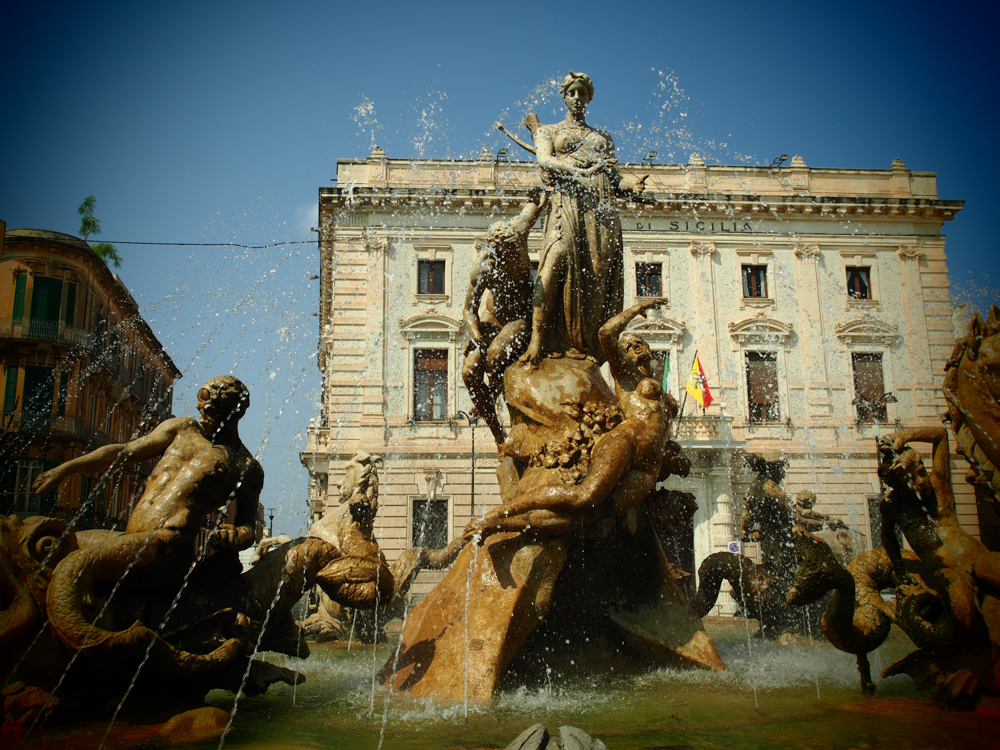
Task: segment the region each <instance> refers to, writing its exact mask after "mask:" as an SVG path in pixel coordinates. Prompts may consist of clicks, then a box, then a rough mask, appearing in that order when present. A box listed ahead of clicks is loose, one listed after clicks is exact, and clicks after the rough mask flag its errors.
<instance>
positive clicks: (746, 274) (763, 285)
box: [743, 266, 767, 298]
mask: <svg viewBox="0 0 1000 750" xmlns="http://www.w3.org/2000/svg"><path fill="white" fill-rule="evenodd" d="M743 297H744V298H751V297H767V266H743Z"/></svg>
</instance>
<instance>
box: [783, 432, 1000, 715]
mask: <svg viewBox="0 0 1000 750" xmlns="http://www.w3.org/2000/svg"><path fill="white" fill-rule="evenodd" d="M910 442H928V443H931V444H932V462H933V463H932V468H931V471H930V473H928V472H927V470H926V468H925V467H924V463H923V459H922V458H921V456H920V454H919V453H918V452H917V451H915V450H914V449H913V448H910V447H908V444H909V443H910ZM879 476H880V477H881V479H882V481H883V482H884V483H885V485H886V486H887V487H888V489H887V491H886V492H885V493H884V495H883V496H882V500H881V502H880V504H879V513H880V515H881V520H882V544H883V548H882V549H880V550H875V551H874V553H866V554H871V555H872V557H873V559H872V560H869V561H867V562H866V561H862V562H860V563H858V561H857V560H856V561H855V563H856V564H852V565H853V568H854V569H853V570H852V566H848V568H847V570H846V572H847V573H850V574H851V578H853V583H854V588H855V590H856V594H855V597H854V598H855V606H854V612H853V616H852V617H851V618H848V617H847V613H848V610H849V609H850V607H849V605H848V604H845V601H846V602H850V597H849V593H850V588H851V585H850V582H848V580H847V577H846V576H845V571H844V569H842V568H841V567H840V566H839V565H837V564H836V563H835V562H832V555H831V554H829V551H828V549H825V545H823V544H822V543H821V542H819V541H818V540H816V539H815V538H814V537H811V535H809V534H808V532H806V531H805V529H802V528H800V529H799V530H798V533H797V535H796V539H795V545H796V552H797V554H798V555H799V568H798V571H797V573H796V579H795V586H794V588H793V589H792V590H791V591H790V592H789V601H792V602H794V603H799V602H805V601H810V600H811V599H812V598H813V596H815V595H816V594H817V593H818V592H821V591H824V590H829V589H836V590H837V592H838V595H839V597H840V598H839V600H838V598H837V597H835V599H834V602H835V603H836V604H837V605H838V607H839V609H837V608H833V610H832V611H831V610H828V611H827V614H826V616H824V628H825V629H827V630H829V631H831V633H833V635H832V636H830V640H831V642H832V643H833V644H834V645H835V646H837V647H838V648H841V649H842V650H845V651H850V652H852V653H858V654H859V659H858V665H859V668H860V669H861V672H862V690H864V691H866V692H870V691H871V690H873V689H874V686H873V685H871V684H870V683H871V680H870V678H869V679H867V683H868V685H866V668H867V660H865V661H864V663H862V659H861V656H862V653H861V652H863V651H865V649H867V650H869V651H870V650H872V649H873V648H875V647H877V646H878V645H879V643H881V640H879V638H878V637H877V636H878V634H879V633H880V632H881V631H880V627H881V626H879V627H874V626H873V625H872V623H875V622H876V621H877V620H878V618H879V616H878V615H877V614H875V613H865V612H862V611H859V610H861V609H862V608H863V606H864V601H863V600H862V597H863V596H864V595H865V594H866V592H870V591H872V589H873V587H876V586H877V587H878V588H881V587H884V586H886V585H892V584H895V588H896V600H895V606H894V607H891V608H884V607H881V606H878V603H877V602H875V601H874V599H871V597H869V598H870V599H871V601H872V604H873V606H875V607H876V609H879V610H881V611H882V613H883V614H884V615H885V616H886V617H890V618H891V619H892V620H893V621H895V622H896V623H897V624H899V626H900V627H901V628H902V629H903V630H904V632H906V634H907V635H908V636H909V637H910V639H911V640H912V641H913V642H914V644H916V645H917V647H918V648H917V650H916V651H914V652H913V653H911V654H909V655H907V656H905V657H903V658H902V659H900V660H899V661H897V662H895V663H894V664H892V665H890V666H889V667H887V668H886V669H885V670H883V672H882V675H883V676H885V677H887V676H891V675H895V674H903V673H905V674H909V675H910V676H911V677H913V679H914V681H915V682H916V684H917V687H918V688H923V687H929V688H931V690H932V691H933V693H934V696H935V698H936V699H937V700H939V701H941V702H943V703H946V704H948V705H951V706H958V707H968V706H974V705H975V704H976V703H977V702H978V700H979V698H980V696H982V695H984V694H987V695H996V694H997V674H998V673H1000V657H998V656H997V654H998V653H1000V649H998V643H1000V637H998V633H1000V615H998V612H1000V553H998V552H991V551H990V550H988V549H987V548H986V547H985V546H984V545H983V544H982V543H981V542H980V541H979V540H978V539H976V538H975V537H973V536H971V535H969V534H967V533H966V532H965V531H964V530H963V529H962V527H961V525H960V524H959V521H958V517H957V515H956V512H955V498H954V494H953V492H952V487H951V462H950V455H949V447H948V433H947V432H946V430H945V429H944V428H940V427H922V428H915V429H912V430H905V431H903V432H899V433H896V434H895V435H892V436H890V437H889V438H884V439H882V440H881V441H880V443H879ZM897 527H898V528H899V529H900V530H901V531H902V533H903V536H905V537H906V541H907V542H908V543H909V545H910V547H911V548H912V550H913V553H912V555H913V557H911V556H910V555H908V554H905V553H904V551H903V550H902V549H901V548H900V543H899V539H898V538H897V537H896V533H895V529H896V528H897ZM859 557H860V556H859ZM914 558H916V559H914ZM864 567H867V568H868V569H871V568H873V567H875V568H877V569H878V574H877V575H873V576H872V577H873V578H874V579H875V582H874V583H870V582H868V581H865V580H862V575H860V571H859V568H864ZM875 590H876V591H877V589H875ZM831 607H833V605H831ZM841 610H842V611H841ZM866 626H867V628H868V631H870V632H871V633H872V635H871V637H870V638H868V639H867V640H863V639H860V638H857V637H856V635H855V633H856V632H858V631H860V632H864V631H865V628H866ZM885 632H886V633H887V632H888V628H887V627H885ZM884 637H885V636H884V634H882V638H883V639H884ZM865 653H866V651H865Z"/></svg>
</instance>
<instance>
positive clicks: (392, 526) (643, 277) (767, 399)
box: [302, 148, 978, 561]
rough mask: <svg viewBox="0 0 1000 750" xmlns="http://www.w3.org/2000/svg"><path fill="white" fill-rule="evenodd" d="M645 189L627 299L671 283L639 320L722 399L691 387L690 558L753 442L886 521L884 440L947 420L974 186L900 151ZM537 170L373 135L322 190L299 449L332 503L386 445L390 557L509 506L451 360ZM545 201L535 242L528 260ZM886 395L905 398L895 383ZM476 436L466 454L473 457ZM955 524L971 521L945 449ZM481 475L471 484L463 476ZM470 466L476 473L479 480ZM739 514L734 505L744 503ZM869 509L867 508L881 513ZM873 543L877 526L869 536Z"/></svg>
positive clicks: (674, 384) (679, 380)
mask: <svg viewBox="0 0 1000 750" xmlns="http://www.w3.org/2000/svg"><path fill="white" fill-rule="evenodd" d="M623 169H624V170H625V171H628V172H635V173H643V174H645V173H648V174H649V175H650V177H649V180H648V182H647V185H648V195H650V196H651V197H653V198H655V204H628V203H624V202H623V203H622V204H621V205H620V210H621V213H622V225H623V230H624V244H625V294H626V299H625V304H626V305H629V304H631V303H632V301H633V300H635V299H636V298H637V297H643V296H666V297H667V298H669V304H668V305H667V306H666V307H665V308H664V309H663V310H662V311H660V312H659V314H658V315H657V316H656V317H655V318H652V319H650V320H647V321H641V325H639V326H638V328H640V329H641V330H642V333H643V335H644V336H645V337H646V338H647V340H648V341H649V343H650V345H651V347H652V348H653V349H654V351H655V352H657V356H658V358H659V361H660V364H661V366H662V367H663V370H664V375H663V379H664V383H665V384H666V385H667V386H668V387H669V389H670V390H671V391H672V392H673V393H674V394H675V395H677V396H678V399H679V400H680V399H681V398H682V396H683V392H684V387H683V386H684V384H685V382H686V379H687V375H688V372H689V371H690V369H691V364H692V360H693V358H694V355H695V353H696V352H697V353H698V355H699V357H700V360H701V363H702V365H703V366H704V369H705V371H706V375H707V378H708V383H709V387H710V389H711V391H712V393H713V395H714V398H715V401H714V402H713V403H712V404H711V406H710V407H709V408H708V409H707V410H706V411H705V412H704V413H702V412H701V410H700V409H698V408H695V404H694V402H693V399H688V400H687V405H686V408H685V412H684V416H683V419H682V420H681V421H680V423H679V428H678V433H679V437H678V438H677V439H678V440H679V441H680V442H681V443H682V444H683V445H684V446H685V448H686V450H687V451H688V454H689V455H690V456H691V457H692V460H693V463H694V467H693V469H692V471H691V475H690V476H689V477H687V478H686V479H678V478H671V480H670V486H673V487H677V488H683V489H687V490H690V491H692V492H694V493H695V495H696V497H697V499H698V505H699V509H698V512H697V516H696V518H695V535H696V559H697V561H700V560H701V559H702V558H704V557H705V556H706V555H707V554H710V553H711V552H713V551H716V550H718V549H723V548H724V545H726V543H727V542H729V541H731V540H732V539H734V538H735V535H736V532H735V531H734V529H733V527H734V521H737V522H738V516H739V511H740V499H741V498H742V496H743V493H744V492H745V488H746V484H747V480H748V477H747V476H746V473H745V470H744V469H743V462H742V460H741V458H740V456H741V454H742V453H743V452H744V451H758V450H762V449H766V448H775V449H779V450H781V451H783V452H784V453H785V454H786V455H787V456H788V458H789V461H790V464H789V469H788V476H787V479H786V482H785V487H786V489H787V490H788V491H789V492H796V491H798V490H801V489H811V490H813V491H814V492H815V493H816V495H817V496H818V502H817V509H818V510H821V511H823V512H826V513H829V514H831V515H834V516H837V517H839V518H841V519H842V520H843V521H845V522H846V523H847V524H848V525H849V526H850V527H851V528H852V529H853V530H854V531H856V532H857V534H858V535H859V537H860V538H861V539H862V543H868V544H870V543H871V539H872V538H873V534H874V535H875V537H874V538H876V539H877V527H876V528H875V529H874V530H873V517H872V510H873V506H872V500H873V499H874V498H876V497H877V496H878V494H879V482H878V477H877V476H876V473H875V468H876V464H875V439H874V438H875V437H876V436H878V435H881V434H885V433H888V432H891V431H894V430H895V429H897V428H898V427H899V426H902V427H908V426H913V425H918V424H931V425H939V424H940V418H939V415H940V414H941V413H942V412H943V410H944V403H943V400H942V397H941V395H940V386H941V382H942V379H943V376H944V370H943V368H944V364H945V362H946V360H947V357H948V355H949V354H950V353H951V350H952V346H953V344H954V338H955V337H954V334H953V329H952V318H951V306H950V302H949V296H948V274H947V266H946V258H945V238H944V235H943V233H942V227H943V226H944V223H945V222H946V221H950V220H951V219H952V218H954V216H955V214H956V213H957V212H958V211H959V210H960V209H961V208H962V205H963V204H962V201H954V200H942V199H940V198H939V197H938V193H937V182H936V175H935V174H934V173H932V172H911V171H910V170H909V169H907V167H906V166H905V165H904V164H903V163H902V162H900V161H899V160H896V161H894V162H893V163H892V166H891V168H889V169H816V168H810V167H809V166H807V165H806V164H805V162H804V161H803V160H802V159H801V158H800V157H797V156H796V157H794V158H793V159H792V160H791V162H790V164H789V166H783V167H775V168H770V169H768V168H764V167H744V166H707V165H706V164H704V162H703V161H702V160H701V159H700V158H698V157H697V156H696V155H692V157H691V159H690V161H689V163H688V164H685V165H660V164H652V165H650V164H642V165H636V164H632V165H625V166H624V167H623ZM537 184H538V170H537V167H536V166H535V165H534V163H533V162H508V161H503V160H497V159H495V158H493V157H492V156H490V155H488V154H485V153H484V155H483V158H482V160H480V161H433V160H410V159H407V160H396V159H389V158H386V156H385V154H384V153H382V151H381V149H378V148H376V149H375V151H373V153H372V154H371V155H370V157H369V158H368V159H361V160H358V159H345V160H340V161H339V162H338V165H337V185H336V187H332V188H321V189H320V193H319V220H320V223H319V227H318V230H319V232H320V252H321V259H322V271H321V273H322V278H321V296H320V312H319V314H320V318H319V319H320V344H319V367H320V370H321V372H322V378H323V404H322V414H321V415H320V418H319V420H317V422H316V423H314V424H313V425H311V427H310V430H309V443H308V447H307V449H306V451H305V452H304V453H303V454H302V461H303V463H304V464H305V466H306V467H307V468H308V470H309V472H310V476H311V477H312V481H311V492H310V498H311V503H312V507H313V510H314V511H315V512H316V513H317V514H321V513H326V512H330V511H332V510H334V509H336V508H337V491H336V490H337V485H338V483H339V481H340V477H341V475H342V467H343V465H344V463H345V462H346V461H347V460H348V459H349V458H350V456H351V455H352V454H353V453H354V452H355V451H356V450H359V449H362V450H365V451H368V452H370V453H374V454H379V455H381V456H383V457H384V465H383V467H382V469H381V488H382V495H381V497H382V500H381V502H382V506H381V507H382V509H381V511H380V514H379V521H378V523H377V534H378V538H379V542H380V544H381V545H382V548H383V549H384V550H385V552H386V555H387V556H388V557H389V558H390V559H392V558H394V557H395V556H396V555H397V554H398V553H399V551H400V550H402V549H404V548H405V547H407V546H409V545H412V544H415V543H422V544H428V543H430V544H435V545H436V544H438V543H441V544H443V543H444V542H446V541H447V540H448V539H450V538H452V537H453V536H454V535H456V534H459V533H461V531H462V528H463V527H464V526H465V525H466V523H467V522H468V521H469V519H470V517H471V515H472V514H473V513H474V512H475V513H477V514H478V513H480V512H482V510H483V509H484V508H485V507H489V506H492V505H494V504H495V503H497V502H498V495H497V485H496V478H495V476H494V471H495V468H496V448H495V444H494V442H493V440H492V437H491V435H490V433H489V430H488V429H487V428H486V427H485V426H484V425H482V424H480V425H479V427H478V428H474V427H472V426H470V425H469V422H468V419H467V418H465V417H464V415H461V414H460V413H462V412H469V411H470V409H471V402H470V400H469V395H468V393H467V391H466V389H465V387H464V384H463V383H462V379H461V375H460V369H461V357H462V352H463V348H464V344H465V337H464V334H463V330H462V307H463V304H464V300H465V292H466V287H467V284H468V279H469V273H470V270H471V266H472V261H473V257H474V245H475V243H476V240H477V239H478V238H481V237H482V236H483V235H484V234H485V231H486V229H487V228H488V227H489V225H490V224H491V223H493V222H494V221H497V220H499V219H503V218H508V217H510V216H512V215H513V214H514V213H516V212H517V211H518V210H519V209H520V207H521V206H522V204H523V201H524V198H525V195H526V191H527V189H528V188H529V187H530V186H533V185H537ZM543 220H544V217H543V219H541V220H539V222H538V225H537V226H536V228H535V229H534V230H533V232H532V234H531V236H530V238H529V248H530V250H531V252H532V257H533V258H534V259H536V260H537V251H538V249H539V247H538V245H539V242H540V239H541V225H542V221H543ZM886 394H892V395H891V396H889V397H886ZM473 440H474V441H475V453H474V455H473V449H472V448H473ZM955 467H956V482H955V485H956V490H957V491H958V492H959V493H960V509H959V510H960V514H961V519H962V522H963V524H964V525H965V527H966V528H967V529H968V530H970V531H972V532H973V533H975V532H977V530H978V514H977V508H976V502H975V497H974V495H973V493H972V490H971V488H969V487H968V486H967V485H965V484H964V483H963V482H962V481H961V478H962V476H963V474H964V471H965V467H964V464H963V462H962V461H961V459H958V458H956V461H955ZM473 475H474V480H473ZM473 481H474V486H473ZM734 517H735V518H734ZM875 522H876V524H877V519H875ZM876 543H877V542H876Z"/></svg>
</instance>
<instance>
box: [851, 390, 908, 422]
mask: <svg viewBox="0 0 1000 750" xmlns="http://www.w3.org/2000/svg"><path fill="white" fill-rule="evenodd" d="M898 402H899V399H898V398H896V397H895V396H893V395H892V393H883V394H882V395H881V396H876V397H875V398H868V397H867V396H862V395H861V394H860V393H859V394H858V395H857V396H855V397H854V400H853V401H852V402H851V406H857V407H864V408H863V409H862V408H859V409H858V414H857V417H856V418H855V420H854V426H855V427H860V426H861V423H862V422H865V421H867V420H866V419H865V417H864V416H862V415H864V414H867V416H868V419H870V420H871V421H872V422H874V421H875V410H876V409H885V405H886V404H895V403H898Z"/></svg>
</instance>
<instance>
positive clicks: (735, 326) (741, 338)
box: [729, 310, 792, 346]
mask: <svg viewBox="0 0 1000 750" xmlns="http://www.w3.org/2000/svg"><path fill="white" fill-rule="evenodd" d="M729 335H730V336H732V338H733V340H734V341H735V342H736V343H737V344H740V345H741V346H742V345H744V344H780V345H781V346H785V345H786V344H787V343H788V339H789V337H790V336H791V335H792V324H791V323H786V322H784V321H783V320H778V319H777V318H772V317H770V316H768V315H767V314H766V313H765V312H764V311H763V310H761V311H760V312H759V313H757V314H756V315H752V316H750V317H748V318H743V319H742V320H736V321H733V322H732V323H730V324H729Z"/></svg>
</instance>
